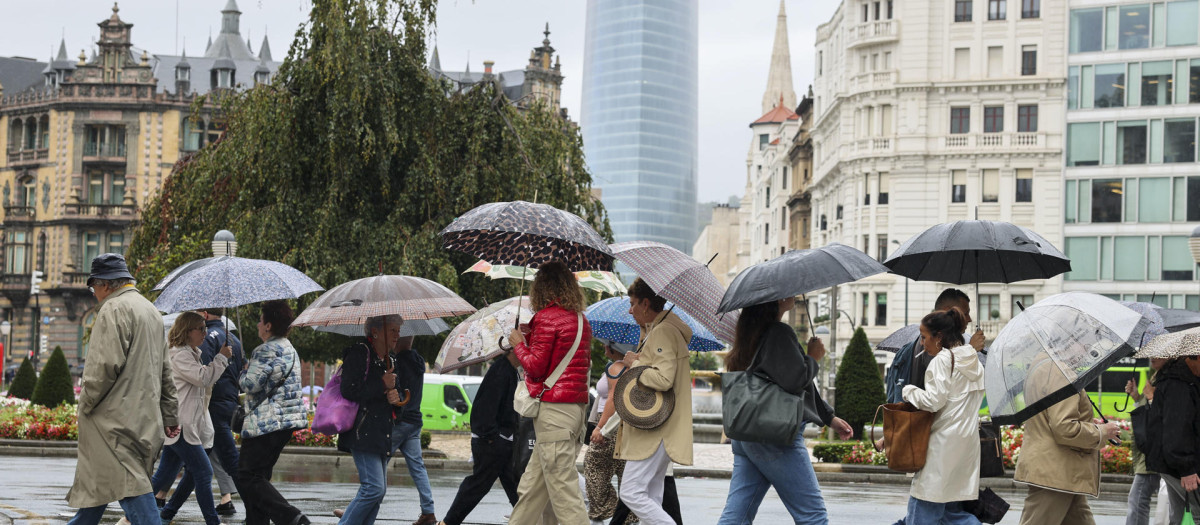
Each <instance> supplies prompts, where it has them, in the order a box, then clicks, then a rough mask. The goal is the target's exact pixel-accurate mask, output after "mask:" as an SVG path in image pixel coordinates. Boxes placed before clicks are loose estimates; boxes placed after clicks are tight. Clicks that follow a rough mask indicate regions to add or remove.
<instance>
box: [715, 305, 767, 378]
mask: <svg viewBox="0 0 1200 525" xmlns="http://www.w3.org/2000/svg"><path fill="white" fill-rule="evenodd" d="M777 321H779V302H778V301H770V302H766V303H760V304H756V305H754V306H747V307H745V308H742V316H741V317H739V318H738V322H737V333H736V334H735V335H734V336H733V349H732V350H730V351H729V353H728V354H726V355H725V369H726V370H728V371H730V372H737V371H740V370H745V369H747V368H750V362H751V361H753V360H754V353H755V352H756V351H758V340H759V339H760V338H761V337H762V334H763V332H766V331H767V327H768V326H770V325H771V323H774V322H777Z"/></svg>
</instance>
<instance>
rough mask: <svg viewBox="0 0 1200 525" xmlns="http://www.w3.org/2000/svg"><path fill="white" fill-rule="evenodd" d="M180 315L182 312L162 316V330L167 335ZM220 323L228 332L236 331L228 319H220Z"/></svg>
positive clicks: (231, 321)
mask: <svg viewBox="0 0 1200 525" xmlns="http://www.w3.org/2000/svg"><path fill="white" fill-rule="evenodd" d="M181 313H183V312H176V313H173V314H167V315H164V316H163V329H164V330H166V331H167V333H168V334H169V333H171V327H172V326H174V325H175V320H176V319H178V318H179V314H181ZM221 322H222V323H225V327H226V330H229V331H230V332H236V331H237V329H238V328H237V325H235V324H233V320H232V319H230V318H228V317H221Z"/></svg>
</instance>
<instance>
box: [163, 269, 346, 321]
mask: <svg viewBox="0 0 1200 525" xmlns="http://www.w3.org/2000/svg"><path fill="white" fill-rule="evenodd" d="M321 290H324V288H322V287H321V285H319V284H317V283H316V282H315V281H313V280H312V279H309V278H308V276H307V275H304V274H303V273H301V272H300V270H297V269H295V268H292V267H291V266H288V265H286V264H283V263H281V262H275V261H264V260H261V259H245V258H242V257H230V258H228V259H225V260H222V261H218V262H214V263H212V264H209V265H207V266H204V267H202V268H198V269H196V270H192V271H190V272H187V273H184V274H182V275H180V276H179V277H178V278H176V279H175V280H174V282H172V283H171V285H170V286H168V287H167V288H166V289H165V290H163V292H162V294H161V295H159V296H158V299H157V300H155V301H154V306H156V307H157V308H158V309H159V310H161V311H163V312H166V313H175V312H182V311H185V310H200V309H204V308H236V307H238V306H242V305H244V304H251V303H259V302H262V301H271V300H275V299H295V298H297V297H300V296H301V295H304V294H307V293H312V292H319V291H321Z"/></svg>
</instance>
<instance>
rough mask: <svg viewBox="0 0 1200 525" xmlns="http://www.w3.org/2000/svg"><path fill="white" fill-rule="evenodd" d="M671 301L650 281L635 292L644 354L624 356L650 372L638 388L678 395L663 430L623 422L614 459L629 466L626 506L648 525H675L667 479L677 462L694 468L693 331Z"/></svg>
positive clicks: (633, 310)
mask: <svg viewBox="0 0 1200 525" xmlns="http://www.w3.org/2000/svg"><path fill="white" fill-rule="evenodd" d="M666 302H667V300H666V299H664V298H662V297H661V296H659V295H658V294H657V293H655V292H654V290H652V289H651V288H650V285H648V284H646V282H645V281H643V280H641V279H640V278H639V279H635V280H634V281H633V284H632V285H630V286H629V313H630V315H632V316H633V319H634V321H636V322H637V324H638V325H640V326H641V327H642V343H641V351H640V352H629V353H627V354H625V356H624V362H625V364H627V365H629V366H630V367H639V366H641V367H646V368H645V370H643V371H642V372H641V375H640V376H639V377H638V384H640V385H641V386H643V387H645V388H649V389H651V390H655V391H658V392H666V391H673V392H674V394H675V408H674V410H672V411H671V414H670V415H669V416H668V417H667V420H666V421H665V422H663V424H661V425H659V426H658V427H656V428H653V429H641V428H636V427H634V426H632V425H630V424H629V423H628V422H625V421H622V422H621V426H620V427H619V428H618V429H617V436H616V443H615V444H614V449H615V451H614V453H613V457H614V458H615V459H621V460H625V473H624V476H623V477H622V479H621V489H620V497H621V501H622V502H624V503H625V505H626V506H628V507H629V510H630V511H632V512H633V513H634V514H635V515H637V517H638V518H639V519H641V521H642V522H643V523H646V524H647V525H674V523H675V520H674V519H672V518H671V516H670V514H668V513H667V512H666V511H665V510H664V509H663V489H664V485H663V484H664V479H665V478H666V475H667V467H669V466H670V464H671V462H675V463H679V464H681V465H691V464H692V383H691V380H692V376H691V365H690V363H689V361H688V358H689V357H690V354H689V353H688V349H687V345H688V341H691V339H692V329H691V328H688V325H687V323H684V322H683V320H682V319H680V318H679V316H678V315H675V314H674V313H672V312H667V311H663V307H664V306H665V305H666Z"/></svg>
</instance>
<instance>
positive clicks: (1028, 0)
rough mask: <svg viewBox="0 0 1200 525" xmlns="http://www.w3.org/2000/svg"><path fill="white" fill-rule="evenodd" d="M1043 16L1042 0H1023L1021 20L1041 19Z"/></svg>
mask: <svg viewBox="0 0 1200 525" xmlns="http://www.w3.org/2000/svg"><path fill="white" fill-rule="evenodd" d="M1041 16H1042V1H1041V0H1021V18H1040V17H1041Z"/></svg>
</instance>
